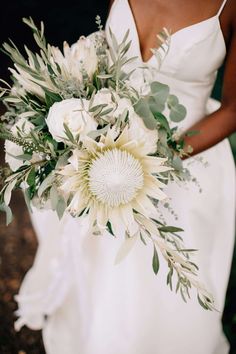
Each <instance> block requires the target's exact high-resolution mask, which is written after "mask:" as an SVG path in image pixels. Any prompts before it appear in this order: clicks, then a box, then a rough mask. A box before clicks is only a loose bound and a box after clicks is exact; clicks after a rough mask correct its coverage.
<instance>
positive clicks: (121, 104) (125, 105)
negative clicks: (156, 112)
mask: <svg viewBox="0 0 236 354" xmlns="http://www.w3.org/2000/svg"><path fill="white" fill-rule="evenodd" d="M125 110H127V111H128V112H129V116H130V115H132V114H134V108H133V105H132V102H131V101H130V100H129V99H128V98H119V99H117V107H116V109H115V112H114V116H115V117H116V118H117V117H118V116H119V115H121V114H122V113H124V111H125Z"/></svg>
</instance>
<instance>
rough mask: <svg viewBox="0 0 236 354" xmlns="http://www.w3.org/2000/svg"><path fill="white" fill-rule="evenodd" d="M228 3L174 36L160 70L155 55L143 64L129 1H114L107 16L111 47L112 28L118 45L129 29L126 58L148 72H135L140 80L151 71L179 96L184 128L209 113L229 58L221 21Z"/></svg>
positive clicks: (133, 65)
mask: <svg viewBox="0 0 236 354" xmlns="http://www.w3.org/2000/svg"><path fill="white" fill-rule="evenodd" d="M226 1H227V0H224V1H223V2H222V6H221V8H220V9H219V11H218V13H217V14H216V15H215V16H212V17H210V18H209V19H206V20H203V21H201V22H198V23H196V24H193V25H190V26H188V27H185V28H183V29H181V30H179V31H177V32H175V33H174V34H172V35H171V37H170V46H169V50H168V52H167V54H166V56H165V58H164V59H163V61H162V64H161V67H159V63H158V61H157V59H156V57H155V55H153V56H152V57H151V58H150V59H149V60H148V61H147V62H143V60H142V55H141V51H140V43H139V37H138V32H137V27H136V24H135V20H134V17H133V14H132V11H131V8H130V5H129V2H128V0H115V1H114V3H113V6H112V8H111V11H110V14H109V16H108V19H107V22H106V33H107V38H108V43H109V45H110V46H112V42H111V40H110V39H109V31H108V29H109V27H110V28H111V30H112V32H113V33H114V34H115V36H116V38H117V40H118V41H121V40H122V38H123V36H124V34H125V33H126V31H127V30H128V29H129V31H130V32H129V38H130V39H131V40H132V44H131V47H130V49H129V52H128V53H127V54H128V55H129V56H132V57H133V56H135V57H137V58H136V60H135V61H133V62H132V63H131V64H130V65H132V67H137V68H140V67H145V68H146V69H145V70H144V69H138V70H137V71H136V75H138V76H141V75H144V72H146V71H147V67H148V68H150V69H151V68H152V79H155V80H157V81H160V82H162V83H165V84H167V85H169V86H170V89H171V93H173V94H176V95H177V96H178V98H179V100H180V101H181V103H182V104H184V105H185V107H186V108H187V112H188V113H187V119H185V120H184V121H183V123H182V127H183V128H188V127H190V126H191V125H192V124H194V123H196V122H197V121H198V120H199V119H201V118H203V116H204V115H205V114H206V113H207V108H206V107H207V102H208V99H209V97H210V95H211V91H212V88H213V85H214V82H215V79H216V74H217V70H218V69H219V67H220V66H221V65H222V63H223V61H224V58H225V55H226V46H225V41H224V37H223V34H222V30H221V26H220V20H219V17H220V14H221V12H222V10H223V7H224V5H225V3H226ZM129 69H130V66H129ZM153 69H154V70H153ZM153 75H154V77H153ZM137 82H138V81H137Z"/></svg>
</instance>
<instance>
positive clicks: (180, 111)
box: [170, 104, 187, 123]
mask: <svg viewBox="0 0 236 354" xmlns="http://www.w3.org/2000/svg"><path fill="white" fill-rule="evenodd" d="M186 114H187V110H186V108H185V107H184V106H183V105H182V104H177V105H175V106H173V107H171V111H170V120H172V122H176V123H178V122H181V121H182V120H183V119H184V118H185V117H186Z"/></svg>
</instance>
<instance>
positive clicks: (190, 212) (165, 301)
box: [16, 0, 235, 354]
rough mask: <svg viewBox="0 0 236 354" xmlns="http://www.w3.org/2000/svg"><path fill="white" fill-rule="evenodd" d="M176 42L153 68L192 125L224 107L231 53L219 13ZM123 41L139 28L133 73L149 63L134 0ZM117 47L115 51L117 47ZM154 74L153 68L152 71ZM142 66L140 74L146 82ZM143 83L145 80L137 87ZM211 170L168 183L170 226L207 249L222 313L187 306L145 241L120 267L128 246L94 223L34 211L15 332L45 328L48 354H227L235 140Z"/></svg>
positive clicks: (123, 23)
mask: <svg viewBox="0 0 236 354" xmlns="http://www.w3.org/2000/svg"><path fill="white" fill-rule="evenodd" d="M225 3H226V0H224V1H223V3H222V6H221V8H220V10H219V12H218V13H217V14H216V15H215V16H213V17H211V18H209V19H207V20H204V21H202V22H199V23H197V24H194V25H191V26H188V27H186V28H183V29H181V30H180V31H178V32H177V33H174V34H173V35H172V36H171V44H170V49H169V52H168V54H167V56H166V58H165V59H164V61H163V63H162V66H161V68H160V71H158V70H157V67H158V65H157V61H156V58H155V56H152V57H151V59H150V60H149V61H148V62H147V63H146V64H145V65H146V66H148V67H150V68H151V67H152V68H153V67H154V68H156V70H155V72H154V73H153V70H152V75H155V77H154V79H155V80H158V81H160V82H163V83H166V84H168V85H169V86H170V87H171V91H172V93H173V94H176V95H177V96H178V98H179V100H180V101H181V103H182V104H184V105H185V106H186V108H187V111H188V114H187V118H186V120H185V121H184V122H183V123H182V124H181V127H182V128H184V129H187V128H189V127H190V126H192V125H193V124H194V123H196V122H197V121H198V120H200V119H201V118H203V117H204V116H205V115H206V114H207V113H209V112H212V111H214V110H216V109H218V108H219V103H217V102H216V101H213V100H211V99H209V96H210V94H211V91H212V87H213V84H214V81H215V78H216V72H217V69H218V68H219V67H220V66H221V64H222V62H223V60H224V58H225V54H226V48H225V42H224V38H223V35H222V31H221V27H220V21H219V16H220V13H221V11H222V10H223V8H224V5H225ZM109 26H110V27H111V29H112V31H113V32H114V33H115V35H116V36H117V38H118V40H121V39H122V37H123V35H124V33H125V32H126V30H127V29H128V28H129V29H130V39H132V45H131V48H130V50H129V54H130V55H131V56H137V57H138V58H137V60H136V62H135V63H133V64H132V65H133V67H135V66H136V67H139V66H142V65H143V64H144V63H143V62H142V58H141V53H140V46H139V39H138V34H137V29H136V26H135V21H134V18H133V15H132V12H131V8H130V6H129V3H128V1H127V0H115V2H114V4H113V6H112V9H111V11H110V14H109V17H108V20H107V24H106V32H107V34H108V27H109ZM111 45H112V44H111ZM150 70H151V69H150ZM142 73H143V69H139V71H138V75H142ZM139 78H140V76H139V77H138V78H137V80H136V82H138V80H139ZM199 156H201V157H203V158H204V160H205V161H207V162H208V167H205V166H204V165H203V164H201V163H196V162H195V163H194V159H193V158H191V159H189V160H186V161H185V162H184V163H185V164H190V167H189V168H190V169H191V171H192V174H193V175H194V176H195V177H196V178H197V180H198V182H199V184H200V186H201V188H202V193H199V191H198V188H197V187H196V186H195V185H194V184H192V185H191V184H190V185H189V187H188V188H186V187H185V186H182V187H181V186H177V185H176V184H172V185H169V186H168V187H167V190H166V193H167V194H168V195H170V196H171V199H172V206H173V208H174V210H175V211H177V214H178V217H179V219H178V221H175V220H174V218H173V216H172V215H171V214H170V213H169V212H168V211H166V210H163V213H164V216H165V218H166V220H167V222H168V223H170V224H176V225H178V226H181V227H182V228H183V229H184V230H185V232H184V239H185V243H186V245H187V246H190V247H191V248H197V249H199V252H198V256H197V260H196V262H197V263H198V264H199V266H200V270H201V279H202V280H203V281H204V282H205V283H206V285H207V287H208V289H209V290H210V291H211V292H212V293H213V295H214V297H215V302H216V307H217V309H218V310H219V311H213V312H209V311H205V310H204V309H202V308H201V307H200V306H199V304H198V303H197V300H196V299H195V298H194V297H192V299H191V300H190V301H189V302H188V304H185V303H184V302H183V300H182V299H181V297H180V295H176V294H175V292H171V291H170V289H169V288H168V287H167V286H166V275H167V272H166V271H167V267H166V265H165V264H164V262H161V267H160V271H159V273H158V276H155V275H154V273H153V271H152V266H151V259H152V252H153V249H152V247H151V245H150V247H149V246H146V247H145V246H144V245H143V244H142V242H137V243H136V245H135V247H134V249H133V250H132V251H131V253H130V254H129V255H128V256H127V258H126V259H125V260H124V261H123V262H122V263H120V264H119V265H114V259H115V256H116V253H117V250H118V249H119V246H120V243H121V242H122V240H119V239H115V238H114V237H112V236H110V235H108V234H107V235H104V236H91V235H88V234H87V233H86V228H87V220H86V219H83V220H82V221H80V220H78V219H73V218H72V217H70V216H67V217H65V218H64V219H63V220H62V221H61V222H59V221H58V219H57V217H56V215H55V214H54V213H53V212H51V211H35V212H34V213H33V215H32V221H33V224H34V227H35V230H36V233H37V236H38V239H39V247H38V252H37V255H36V259H35V263H34V265H33V267H32V269H31V270H30V271H29V272H28V274H27V275H26V277H25V279H24V281H23V284H22V287H21V290H20V293H19V295H18V297H17V300H18V303H19V310H18V315H19V319H18V321H17V323H16V328H17V329H19V328H20V327H21V326H22V325H24V324H25V325H27V326H29V327H30V328H32V329H40V328H42V329H43V339H44V343H45V348H46V351H47V353H48V354H226V353H228V343H227V340H226V338H225V336H224V335H223V332H222V325H221V316H222V311H223V307H224V300H225V293H226V288H227V283H228V277H229V272H230V266H231V260H232V251H233V245H234V224H235V167H234V161H233V157H232V153H231V149H230V146H229V142H228V140H227V139H225V140H224V141H222V142H220V143H219V144H217V145H216V146H214V147H212V148H210V149H208V150H207V151H205V152H204V153H201V154H199Z"/></svg>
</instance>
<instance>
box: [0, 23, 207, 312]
mask: <svg viewBox="0 0 236 354" xmlns="http://www.w3.org/2000/svg"><path fill="white" fill-rule="evenodd" d="M23 21H24V22H25V23H26V24H27V25H28V26H29V27H30V28H31V29H32V31H33V35H34V38H35V41H36V43H37V45H38V47H39V51H38V53H37V54H35V53H33V52H32V51H30V50H29V49H28V48H27V47H25V51H26V55H27V59H25V57H24V56H23V55H22V54H21V53H20V52H19V50H18V49H17V47H16V46H15V45H14V43H13V42H11V43H10V44H7V43H5V44H4V45H3V47H4V51H5V53H6V54H7V55H9V56H10V58H11V59H12V61H13V63H14V69H13V68H12V69H10V71H11V73H12V80H13V84H12V86H11V85H9V84H8V83H7V82H5V81H3V80H1V82H2V84H3V86H4V87H2V88H1V89H0V90H1V91H0V92H1V93H0V95H1V99H2V101H3V103H4V105H5V106H6V108H7V109H6V113H5V114H4V115H3V116H2V117H1V123H0V137H1V138H2V139H5V140H6V142H5V152H6V162H7V163H8V165H9V168H8V167H5V168H3V169H2V170H1V184H2V189H1V191H0V208H1V210H3V211H5V212H6V215H7V223H9V222H10V221H11V216H12V215H11V210H10V207H9V203H10V199H11V193H12V191H13V190H14V189H16V188H21V189H22V190H23V192H24V195H25V200H26V203H27V205H28V207H29V209H31V207H32V205H33V206H35V207H37V208H50V209H52V210H55V211H56V213H57V214H58V217H59V218H62V217H63V214H64V213H69V214H71V215H72V217H78V218H79V217H80V218H82V217H84V216H85V215H86V216H87V217H88V218H89V222H90V228H91V233H96V234H103V233H104V231H108V232H109V233H110V234H111V235H112V236H113V237H123V238H124V243H123V245H122V247H121V249H120V250H119V251H118V254H117V258H116V262H119V261H121V260H122V259H123V258H124V257H125V256H126V255H127V254H128V252H129V251H130V250H131V248H132V246H133V245H134V243H135V241H136V240H137V239H140V240H141V242H143V243H144V245H146V244H147V243H148V242H152V243H153V246H154V251H153V258H152V267H153V270H154V272H155V273H156V274H157V273H158V269H159V256H158V254H159V253H160V254H162V256H163V257H164V259H165V260H166V262H167V263H168V267H169V272H168V275H167V284H168V285H169V286H170V288H171V290H172V288H173V280H175V281H176V285H175V290H176V292H180V293H181V295H182V297H183V299H184V301H186V299H187V297H189V289H190V288H191V287H195V288H196V290H197V297H198V301H199V303H200V304H201V305H202V306H203V307H204V308H205V309H212V308H213V299H212V297H211V296H210V295H209V294H208V292H207V291H206V289H205V287H204V285H202V284H201V283H200V282H199V281H198V278H197V271H198V268H197V266H196V265H195V264H194V263H193V262H192V261H191V257H190V256H191V253H192V252H194V250H191V249H185V248H184V245H183V242H182V239H181V237H180V236H179V235H178V233H179V232H181V231H183V230H182V229H180V228H177V227H173V226H167V225H166V224H164V223H162V222H160V217H159V213H158V210H159V205H160V203H166V201H167V198H168V195H166V194H165V192H164V191H163V190H164V189H165V187H166V185H167V184H168V183H169V182H170V181H176V180H184V179H186V180H188V179H189V174H188V171H187V170H186V169H184V168H183V167H182V164H181V157H182V155H183V154H184V150H183V147H184V146H183V142H182V141H181V139H179V140H177V139H176V135H177V134H176V130H177V128H176V127H174V128H170V124H169V123H170V121H172V122H179V121H181V120H182V119H184V117H185V115H186V110H185V108H184V107H183V106H182V105H181V104H180V103H179V101H178V98H177V97H176V96H174V95H172V94H170V90H169V87H168V86H166V85H163V84H161V83H159V82H150V83H146V84H145V85H146V86H145V90H144V91H145V93H141V92H140V91H137V89H135V87H133V85H132V80H131V77H132V74H133V72H132V71H131V72H127V71H125V70H123V68H124V66H126V65H127V64H129V63H130V62H131V61H132V60H134V58H129V57H128V56H127V52H128V50H129V47H130V45H131V42H129V41H128V35H129V33H128V32H127V33H126V35H125V37H124V38H123V40H122V42H121V43H118V42H117V40H116V38H115V36H114V34H113V33H112V32H111V31H110V36H111V40H112V43H113V49H112V48H109V47H108V44H107V41H106V38H105V35H104V31H103V30H102V26H101V22H100V19H99V18H97V24H98V28H99V30H98V31H97V32H95V33H94V34H92V35H90V36H89V37H81V38H80V39H79V40H78V42H77V43H75V44H74V45H72V46H71V47H70V46H69V45H68V44H67V43H66V42H65V43H64V48H63V52H62V51H61V50H60V49H59V48H55V47H53V46H51V45H49V44H47V43H46V40H45V37H44V27H43V23H41V28H40V29H38V28H37V27H36V26H35V24H34V22H33V20H32V19H31V18H30V19H23ZM162 39H163V41H164V40H165V35H164V34H162ZM164 110H165V111H168V117H167V116H166V115H164V114H163V112H164Z"/></svg>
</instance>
